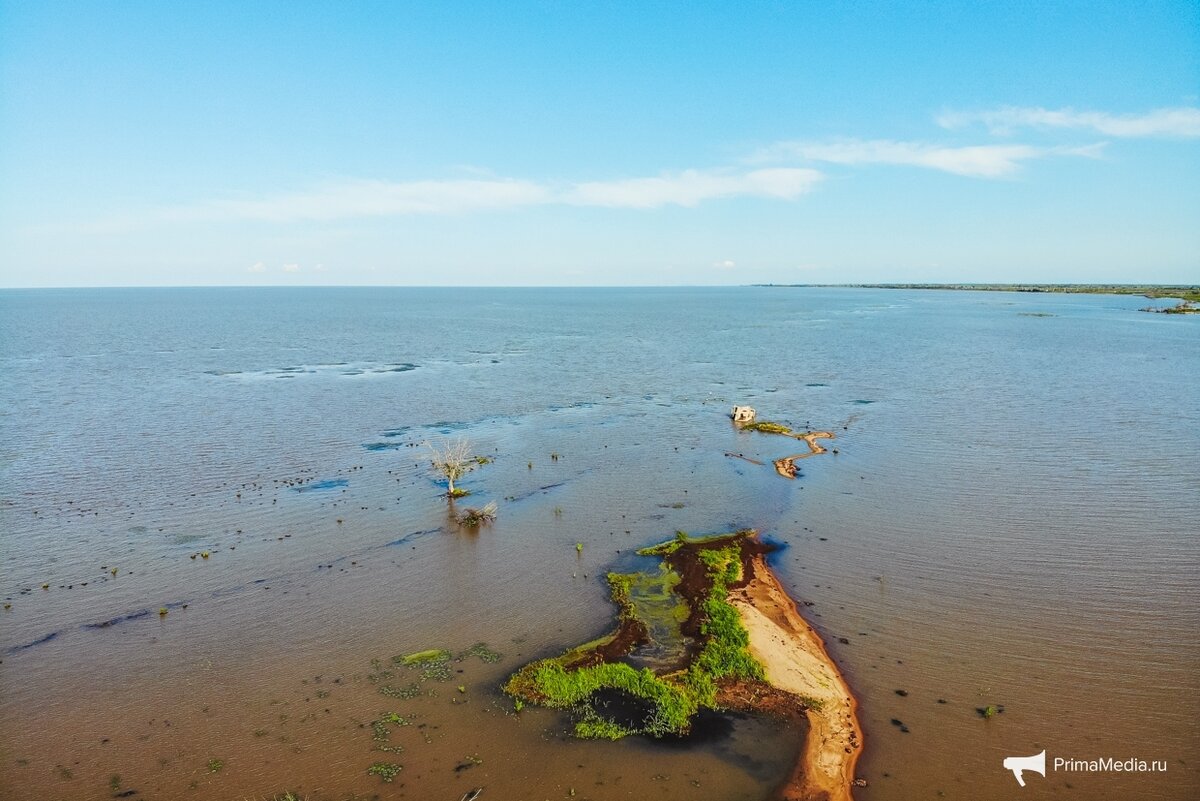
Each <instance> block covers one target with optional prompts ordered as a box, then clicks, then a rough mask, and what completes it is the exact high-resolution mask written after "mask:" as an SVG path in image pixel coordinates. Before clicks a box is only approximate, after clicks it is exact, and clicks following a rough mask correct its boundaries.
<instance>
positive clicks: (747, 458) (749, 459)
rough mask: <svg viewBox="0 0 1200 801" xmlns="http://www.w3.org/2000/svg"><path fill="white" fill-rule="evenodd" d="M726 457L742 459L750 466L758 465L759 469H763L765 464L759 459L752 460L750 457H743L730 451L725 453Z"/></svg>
mask: <svg viewBox="0 0 1200 801" xmlns="http://www.w3.org/2000/svg"><path fill="white" fill-rule="evenodd" d="M725 455H726V456H728V457H729V458H731V459H742V460H744V461H747V462H749V463H750V464H756V465H758V466H759V467H761V466H762V465H763V462H760V461H758V460H757V459H751V458H750V457H749V456H743V455H742V454H740V453H730V452H729V451H725Z"/></svg>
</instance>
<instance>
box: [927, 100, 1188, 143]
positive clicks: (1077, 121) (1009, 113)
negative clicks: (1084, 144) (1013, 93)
mask: <svg viewBox="0 0 1200 801" xmlns="http://www.w3.org/2000/svg"><path fill="white" fill-rule="evenodd" d="M937 123H938V125H940V126H942V127H943V128H964V127H967V126H969V125H975V124H982V125H984V126H986V127H987V129H988V130H989V131H991V132H992V133H993V134H1009V133H1012V132H1013V131H1014V130H1016V129H1018V128H1084V129H1089V130H1092V131H1096V132H1097V133H1101V134H1104V135H1105V136H1114V137H1118V138H1133V137H1167V138H1181V139H1190V138H1195V137H1200V108H1188V107H1177V108H1159V109H1153V110H1151V111H1147V112H1145V113H1143V114H1109V113H1107V112H1104V111H1076V110H1075V109H1072V108H1062V109H1046V108H1040V107H1019V106H1001V107H1000V108H996V109H989V110H986V111H946V112H943V113H942V114H940V115H938V117H937Z"/></svg>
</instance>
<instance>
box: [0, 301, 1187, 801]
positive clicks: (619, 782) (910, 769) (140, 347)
mask: <svg viewBox="0 0 1200 801" xmlns="http://www.w3.org/2000/svg"><path fill="white" fill-rule="evenodd" d="M1146 303H1147V301H1145V300H1144V299H1142V298H1122V297H1109V296H1063V295H1028V294H1008V293H973V292H915V291H914V292H907V291H890V290H839V289H821V290H817V289H783V288H777V289H768V288H739V289H680V290H666V289H662V290H643V289H639V290H595V289H593V290H517V289H513V290H438V289H341V290H339V289H320V290H317V289H313V290H299V289H298V290H285V289H277V290H259V289H213V290H208V289H188V290H94V291H93V290H69V291H29V292H24V291H22V292H11V291H6V292H2V293H0V369H2V374H3V376H4V380H3V382H0V425H2V434H3V436H2V438H0V449H2V450H0V457H2V461H0V558H2V559H3V572H2V575H0V594H2V595H3V596H4V597H5V598H6V601H5V602H6V603H9V604H11V608H10V609H8V610H6V611H4V612H3V615H2V617H0V651H2V653H0V658H2V662H0V796H2V797H4V798H6V799H14V800H16V799H39V800H40V799H45V798H48V797H70V798H72V799H93V798H94V799H100V798H110V797H112V796H113V795H114V794H115V793H119V792H125V791H128V790H136V791H137V795H136V796H131V797H134V798H143V799H175V798H187V799H197V801H208V800H209V799H242V798H261V797H268V798H269V797H270V796H271V795H273V794H276V793H282V792H283V791H285V790H294V791H298V792H300V793H303V794H307V795H308V796H309V797H310V798H312V799H326V798H328V799H343V798H354V797H360V798H369V797H375V796H376V795H377V796H378V797H381V798H410V799H450V801H454V799H457V798H459V797H460V796H461V795H462V793H463V792H465V791H467V790H469V789H471V788H473V787H484V788H485V795H484V798H485V799H487V798H491V799H514V800H517V799H529V800H530V801H538V800H540V799H559V798H564V797H571V793H572V792H573V793H574V797H576V798H581V799H597V800H600V799H681V800H682V799H717V800H720V801H725V800H732V799H760V798H763V797H765V796H766V795H767V794H768V793H769V792H770V790H771V788H772V787H774V786H775V784H776V783H777V782H779V781H780V780H781V779H782V777H783V776H784V775H786V773H787V770H788V767H789V764H790V762H791V760H792V758H793V757H794V754H795V749H796V744H797V738H798V737H799V736H800V732H796V731H789V730H786V729H783V728H781V727H780V726H778V725H777V724H774V723H771V722H769V721H761V720H755V719H750V718H738V719H727V720H715V721H712V722H711V725H708V726H706V728H705V731H704V732H703V733H702V734H703V736H698V737H696V738H693V740H692V741H688V742H672V743H655V742H646V741H636V740H629V741H624V742H620V743H615V744H613V743H593V742H579V741H576V740H573V739H571V738H569V737H568V736H566V732H567V729H568V723H567V721H566V720H565V719H564V718H563V717H561V716H559V715H558V714H556V713H553V712H550V711H546V710H525V711H523V712H521V713H520V714H519V715H518V714H513V713H512V712H511V705H510V704H509V703H508V702H507V701H506V700H505V699H504V698H503V696H502V695H501V694H500V692H499V690H498V686H499V684H500V683H501V682H502V681H503V679H504V677H505V676H507V674H508V673H510V672H511V671H512V670H514V669H516V668H517V667H519V666H520V665H521V664H523V663H524V662H526V661H527V660H529V659H532V658H536V657H540V656H544V655H548V654H552V653H556V652H558V651H560V650H561V649H563V648H565V647H568V646H571V645H574V644H577V643H579V642H582V641H585V640H588V639H591V638H593V637H595V636H596V635H597V634H599V633H601V632H603V631H604V630H605V628H606V627H607V626H608V625H609V624H610V622H611V619H612V614H613V610H612V608H611V606H610V604H609V603H608V600H607V593H606V588H605V585H604V581H603V575H604V573H605V572H606V571H608V570H611V569H621V570H625V569H631V568H636V567H639V566H640V564H639V560H638V559H637V557H635V556H633V555H632V553H631V552H632V550H633V549H636V548H638V547H640V546H643V545H646V544H649V543H651V542H655V541H658V540H661V539H664V538H665V537H668V536H670V535H671V534H672V533H673V532H674V531H676V530H677V529H682V530H687V531H691V532H715V531H721V530H726V529H729V528H731V527H742V526H753V527H756V528H759V529H760V530H761V531H763V533H764V534H765V535H766V536H768V537H770V538H771V539H773V540H775V541H777V542H778V543H780V544H781V545H782V546H784V547H783V548H782V549H781V550H780V551H779V552H778V553H777V554H776V556H775V566H776V568H777V570H778V572H779V574H780V576H781V578H782V579H783V581H784V582H785V584H786V585H787V586H789V587H790V588H791V590H792V592H793V595H794V596H795V597H797V598H798V599H800V600H802V601H805V602H808V603H810V604H811V606H806V607H805V610H806V614H808V615H809V619H810V620H811V621H812V622H813V623H814V624H815V625H816V626H817V627H818V629H819V630H820V631H821V632H822V634H823V635H824V637H825V639H826V642H827V643H828V645H829V649H830V652H831V653H832V654H833V656H834V658H835V659H836V660H837V661H838V662H839V663H840V664H841V665H842V667H843V669H844V670H845V672H846V674H847V676H848V678H849V681H850V683H851V686H852V687H853V688H854V690H855V691H856V693H857V694H858V696H859V699H860V702H861V716H862V719H863V724H864V726H865V729H866V738H865V740H866V752H865V756H864V758H863V761H862V762H861V763H860V769H861V771H860V772H861V775H863V776H864V777H865V778H867V779H868V781H869V782H870V786H869V787H868V788H866V789H863V790H859V791H857V793H856V797H857V798H860V799H864V800H865V801H870V800H871V799H925V798H940V797H944V798H961V799H985V800H986V799H1009V798H1013V797H1014V792H1017V788H1015V785H1013V779H1012V776H1011V774H1009V773H1008V772H1007V771H1004V770H1003V769H1002V768H1001V767H1000V761H1001V759H1002V758H1003V757H1004V756H1008V755H1027V754H1033V753H1037V752H1038V751H1040V750H1041V749H1043V748H1044V749H1046V751H1047V755H1048V756H1049V757H1050V758H1051V759H1053V757H1054V756H1064V757H1072V758H1077V759H1093V758H1097V757H1108V756H1112V757H1117V758H1121V759H1124V758H1128V757H1131V756H1132V757H1138V758H1142V759H1146V760H1165V761H1166V762H1167V764H1168V769H1167V772H1166V773H1163V774H1154V775H1140V776H1125V775H1119V774H1084V773H1075V774H1065V773H1063V772H1061V771H1060V772H1057V773H1055V772H1050V773H1049V774H1048V775H1047V776H1046V778H1044V779H1043V778H1041V777H1038V776H1032V777H1031V778H1030V779H1029V780H1028V783H1029V786H1028V787H1027V788H1026V789H1025V790H1024V791H1019V792H1021V797H1022V798H1030V799H1034V798H1049V797H1052V796H1053V797H1064V798H1076V799H1110V798H1144V799H1159V800H1162V801H1165V800H1166V799H1191V798H1196V797H1198V796H1200V738H1198V736H1197V727H1196V720H1198V719H1200V700H1198V699H1200V640H1198V638H1197V637H1196V632H1197V630H1200V604H1198V603H1197V601H1196V598H1197V595H1198V591H1200V586H1198V585H1200V544H1198V542H1197V526H1196V499H1197V497H1200V479H1198V475H1200V473H1198V472H1197V470H1196V463H1197V461H1196V460H1197V457H1200V370H1197V366H1198V365H1200V319H1197V318H1196V317H1183V316H1178V317H1176V316H1164V315H1151V314H1144V313H1140V312H1138V311H1136V310H1137V308H1139V307H1140V306H1144V305H1146ZM734 403H748V404H751V405H753V406H755V407H756V408H757V409H758V410H759V412H760V415H761V416H762V417H764V418H766V419H772V420H780V421H783V422H786V423H789V424H792V425H793V426H804V425H805V424H811V425H812V426H813V427H814V428H819V429H829V430H833V431H835V432H836V433H837V437H838V438H837V440H836V442H834V443H833V446H834V447H836V448H837V450H838V453H837V454H836V455H835V454H833V453H829V454H825V455H822V456H818V457H816V458H813V459H807V460H805V461H803V462H801V463H800V464H801V466H802V468H803V475H802V476H801V477H800V478H799V479H798V480H797V481H795V482H789V481H786V480H784V479H782V478H780V477H778V476H777V475H775V473H774V471H772V470H771V469H770V467H769V466H768V467H763V468H760V467H756V466H755V465H752V464H750V463H748V462H746V461H743V460H740V459H733V458H729V457H727V456H726V455H725V453H726V452H733V453H741V454H744V455H746V456H749V457H751V458H758V459H763V460H769V459H771V458H776V457H778V456H781V455H785V454H787V453H790V452H793V451H794V450H797V448H795V447H789V446H788V441H787V440H782V439H779V438H773V437H767V436H763V435H756V434H746V433H739V432H737V431H735V430H734V429H733V428H732V426H731V425H730V424H729V422H728V420H727V419H726V418H725V417H724V415H725V414H726V413H727V411H728V407H729V406H731V405H733V404H734ZM448 436H466V437H469V438H470V439H471V440H472V442H473V443H474V444H475V447H476V449H477V450H478V451H479V452H481V453H487V454H490V455H493V456H494V457H495V462H494V463H493V464H490V465H487V466H486V467H483V468H481V469H479V470H478V471H476V472H475V473H473V474H471V476H470V477H469V478H468V479H467V480H466V481H465V482H464V485H465V486H466V487H468V488H469V489H470V490H471V491H472V493H473V495H472V497H471V499H470V502H471V503H477V502H478V503H482V502H485V501H487V500H495V501H497V503H498V504H499V506H500V512H499V518H498V520H497V521H496V523H495V524H494V525H493V526H491V527H490V528H485V529H484V530H482V531H479V532H477V533H474V534H473V533H470V532H467V531H462V530H459V529H457V528H456V527H455V526H453V525H448V522H447V504H446V501H445V500H444V499H442V498H441V497H439V493H440V492H441V491H442V488H441V487H439V486H438V485H437V484H436V483H435V482H434V481H433V480H432V478H431V476H430V475H429V474H428V471H427V469H426V463H425V460H424V456H423V452H422V450H421V449H420V448H419V447H415V446H419V445H420V444H421V443H424V442H426V441H431V440H432V441H437V440H439V439H441V438H444V437H448ZM552 453H556V454H558V455H559V457H560V458H559V459H557V460H553V459H551V454H552ZM461 505H462V502H460V506H461ZM577 542H578V543H582V544H583V549H582V552H579V551H577V549H576V547H575V544H576V543H577ZM201 551H207V552H208V553H209V558H207V559H205V558H202V557H197V558H192V557H193V556H195V555H197V554H199V553H200V552H201ZM114 568H115V569H116V575H115V576H114V575H113V573H112V570H113V569H114ZM43 584H46V585H49V588H48V589H45V590H43V589H42V585H43ZM185 604H186V607H185V606H184V605H185ZM162 607H165V608H167V609H168V614H167V615H166V616H165V617H160V615H159V614H158V610H159V609H160V608H162ZM104 624H107V625H104ZM477 642H486V643H488V644H489V646H491V647H492V648H493V649H495V650H496V651H499V652H500V653H502V654H503V658H502V659H501V661H500V662H498V663H485V662H482V661H480V660H478V659H475V658H467V659H464V660H463V661H462V662H456V663H453V667H454V669H455V670H456V671H461V672H459V673H456V674H454V677H453V678H452V679H451V680H450V681H449V682H446V683H442V682H437V681H432V680H430V681H426V682H424V683H423V684H420V685H419V689H420V691H421V692H420V695H418V696H417V697H412V698H404V697H396V696H395V695H386V694H383V693H381V692H380V688H381V687H391V688H402V687H405V686H407V685H408V684H409V683H411V682H413V681H416V680H417V678H418V676H417V675H416V674H413V673H410V672H408V671H406V670H405V669H403V668H393V667H392V666H391V657H392V656H393V655H397V654H404V653H408V652H412V651H417V650H422V649H427V648H435V647H437V648H449V649H452V650H454V651H461V650H464V649H466V648H468V647H470V646H471V645H472V644H474V643H477ZM388 670H391V671H392V674H393V675H390V676H389V675H388V674H387V673H386V672H384V671H388ZM460 686H461V687H462V689H463V690H464V691H463V692H460V691H459V687H460ZM897 690H903V691H905V692H906V693H907V695H904V696H901V695H899V694H897V692H896V691H897ZM988 705H996V706H1000V707H1003V709H1004V711H1003V712H1002V713H1000V714H998V715H996V716H994V717H993V718H992V719H990V720H985V719H983V718H982V717H981V716H979V715H978V714H977V713H976V708H980V707H986V706H988ZM387 712H398V713H400V714H401V715H403V716H404V717H405V718H406V719H408V720H409V721H410V723H411V725H409V726H404V727H395V728H393V729H392V730H391V731H390V733H389V735H388V739H387V740H385V741H379V740H376V739H374V732H373V729H372V726H371V723H372V721H374V720H377V719H379V718H380V716H381V715H382V714H384V713H387ZM893 720H896V721H900V722H901V723H903V725H904V726H905V727H906V728H907V729H908V731H907V732H904V731H902V730H901V729H900V727H899V726H898V725H894V724H893V722H892V721H893ZM380 745H384V746H386V747H395V746H400V747H402V749H403V750H402V751H400V752H383V751H380V750H377V747H378V746H380ZM381 761H382V762H395V763H397V764H400V765H402V766H403V770H402V771H401V773H400V774H399V775H398V776H397V777H396V780H395V781H394V782H393V783H391V784H384V783H382V782H381V781H380V780H379V779H378V778H377V777H375V776H370V775H368V774H367V768H368V767H369V766H370V765H371V764H373V763H375V762H381Z"/></svg>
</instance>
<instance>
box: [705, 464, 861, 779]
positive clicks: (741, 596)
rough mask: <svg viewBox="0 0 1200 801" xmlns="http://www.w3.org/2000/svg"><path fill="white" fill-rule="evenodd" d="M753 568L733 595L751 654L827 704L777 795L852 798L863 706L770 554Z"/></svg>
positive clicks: (801, 692) (784, 684) (820, 706)
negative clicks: (777, 572) (772, 563)
mask: <svg viewBox="0 0 1200 801" xmlns="http://www.w3.org/2000/svg"><path fill="white" fill-rule="evenodd" d="M810 444H811V443H810ZM751 565H752V570H751V571H750V580H749V582H747V583H746V584H745V585H744V586H742V587H737V588H734V589H732V590H731V592H730V594H729V602H730V603H731V604H733V606H734V607H735V608H736V609H737V610H738V613H739V614H740V615H741V618H742V625H744V626H745V627H746V631H747V632H748V633H749V635H750V652H751V653H752V654H753V655H754V657H755V658H756V659H757V660H758V661H759V662H761V663H762V665H763V667H764V668H765V670H766V680H767V683H769V684H770V685H772V686H774V687H776V688H777V689H780V690H784V691H786V692H788V693H792V694H793V695H796V696H799V697H800V698H802V699H811V700H815V701H817V702H819V703H817V704H810V705H809V707H808V709H807V712H806V714H807V717H808V721H809V725H810V730H809V734H808V737H807V738H806V739H805V744H804V752H803V755H802V758H801V759H800V761H799V762H798V763H797V765H796V769H795V770H794V771H793V773H792V776H791V778H790V779H789V780H788V782H787V783H786V784H785V785H784V786H783V787H781V788H780V789H779V791H778V792H777V793H776V795H775V798H776V799H779V800H780V801H849V799H850V798H851V787H852V786H853V783H854V766H855V763H856V762H857V761H858V756H859V753H860V752H861V750H862V735H861V734H860V731H861V728H860V727H859V724H858V717H857V715H856V710H857V703H856V702H855V700H854V696H853V695H852V694H851V693H850V689H849V687H847V685H846V681H845V679H843V678H842V675H841V673H840V672H839V671H838V669H837V666H836V665H835V664H834V663H833V660H832V659H830V657H829V654H828V653H826V651H825V644H824V643H823V642H822V641H821V638H820V636H819V635H818V634H817V633H816V631H814V630H813V628H812V627H811V626H810V625H809V624H808V623H807V622H806V621H805V620H804V618H803V617H801V615H800V612H799V610H797V608H796V604H795V603H794V602H793V601H792V599H791V598H790V597H789V596H788V594H787V592H786V591H785V590H784V589H783V586H782V585H781V584H780V583H779V579H778V578H776V576H775V574H774V573H772V572H771V570H770V569H769V568H768V567H767V564H766V561H765V560H764V558H763V555H762V554H760V553H757V554H754V555H753V556H752V557H751Z"/></svg>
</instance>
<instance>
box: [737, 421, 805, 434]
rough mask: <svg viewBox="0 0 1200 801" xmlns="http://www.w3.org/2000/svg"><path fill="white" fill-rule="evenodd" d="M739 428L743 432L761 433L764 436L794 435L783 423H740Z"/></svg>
mask: <svg viewBox="0 0 1200 801" xmlns="http://www.w3.org/2000/svg"><path fill="white" fill-rule="evenodd" d="M739 426H740V427H741V428H742V430H743V431H759V432H761V433H763V434H785V435H787V436H791V435H792V434H793V433H794V432H793V431H792V429H790V428H788V427H787V426H785V425H784V424H783V423H772V422H771V421H769V420H763V421H762V422H761V423H740V424H739Z"/></svg>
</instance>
